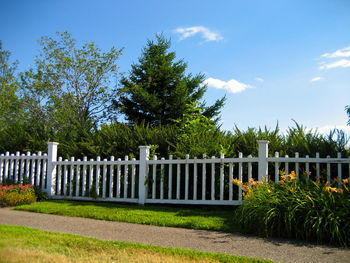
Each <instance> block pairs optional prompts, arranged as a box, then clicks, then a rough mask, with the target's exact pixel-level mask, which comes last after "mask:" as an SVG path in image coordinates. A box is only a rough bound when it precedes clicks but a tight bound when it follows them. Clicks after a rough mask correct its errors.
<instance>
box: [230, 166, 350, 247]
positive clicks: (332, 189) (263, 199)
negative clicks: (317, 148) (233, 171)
mask: <svg viewBox="0 0 350 263" xmlns="http://www.w3.org/2000/svg"><path fill="white" fill-rule="evenodd" d="M305 176H306V174H304V175H303V177H301V178H299V180H298V178H297V176H296V175H295V174H294V172H292V173H291V174H290V175H287V176H285V175H282V180H281V182H280V183H273V182H269V183H262V182H254V181H251V182H249V183H250V184H245V185H242V184H241V183H240V182H237V181H236V182H235V183H236V184H238V185H240V186H241V187H242V189H243V190H244V196H245V200H244V202H243V205H242V206H241V207H239V208H238V209H237V210H236V211H235V214H234V220H237V222H238V223H239V224H241V226H242V229H243V231H244V232H247V233H256V231H259V233H258V234H260V235H263V236H274V237H288V238H297V239H303V240H308V241H316V242H317V243H319V244H333V245H340V246H347V247H349V246H350V235H349V233H350V224H349V220H350V206H349V203H350V192H349V182H348V180H343V182H342V185H341V186H340V187H339V185H338V182H334V185H332V186H330V185H328V183H320V182H317V183H316V182H313V181H310V182H307V181H306V180H304V179H305Z"/></svg>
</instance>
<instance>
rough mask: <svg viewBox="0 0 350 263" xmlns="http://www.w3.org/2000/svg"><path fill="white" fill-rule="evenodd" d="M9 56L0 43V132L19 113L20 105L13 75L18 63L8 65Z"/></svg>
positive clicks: (16, 84)
mask: <svg viewBox="0 0 350 263" xmlns="http://www.w3.org/2000/svg"><path fill="white" fill-rule="evenodd" d="M10 56H11V53H10V52H9V51H7V50H3V48H2V42H1V41H0V130H1V129H3V128H4V127H5V126H6V124H8V123H9V122H13V121H14V119H15V118H16V117H18V115H19V114H20V112H21V103H20V100H19V99H18V97H17V95H16V91H17V89H18V82H17V79H16V77H15V75H14V72H15V70H16V68H17V64H18V62H17V61H16V62H13V63H10Z"/></svg>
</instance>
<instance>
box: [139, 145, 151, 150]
mask: <svg viewBox="0 0 350 263" xmlns="http://www.w3.org/2000/svg"><path fill="white" fill-rule="evenodd" d="M139 148H140V149H145V148H146V149H150V148H151V147H150V146H148V145H141V146H139Z"/></svg>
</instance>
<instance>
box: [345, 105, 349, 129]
mask: <svg viewBox="0 0 350 263" xmlns="http://www.w3.org/2000/svg"><path fill="white" fill-rule="evenodd" d="M345 111H346V113H347V114H348V118H349V120H348V125H349V126H350V105H347V106H345Z"/></svg>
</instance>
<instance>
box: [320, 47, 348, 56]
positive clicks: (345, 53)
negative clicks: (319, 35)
mask: <svg viewBox="0 0 350 263" xmlns="http://www.w3.org/2000/svg"><path fill="white" fill-rule="evenodd" d="M321 57H324V58H341V57H350V47H345V48H343V49H339V50H337V51H335V52H333V53H326V54H323V55H322V56H321Z"/></svg>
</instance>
